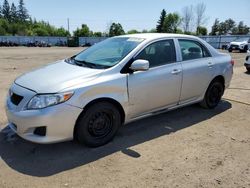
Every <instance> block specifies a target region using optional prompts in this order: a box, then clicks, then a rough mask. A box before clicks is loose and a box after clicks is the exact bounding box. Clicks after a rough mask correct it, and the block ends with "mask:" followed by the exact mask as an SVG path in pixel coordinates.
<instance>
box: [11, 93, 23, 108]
mask: <svg viewBox="0 0 250 188" xmlns="http://www.w3.org/2000/svg"><path fill="white" fill-rule="evenodd" d="M10 100H11V102H12V103H13V104H14V105H16V106H17V105H19V103H20V102H21V101H22V100H23V96H20V95H17V94H16V93H13V94H12V95H11V97H10Z"/></svg>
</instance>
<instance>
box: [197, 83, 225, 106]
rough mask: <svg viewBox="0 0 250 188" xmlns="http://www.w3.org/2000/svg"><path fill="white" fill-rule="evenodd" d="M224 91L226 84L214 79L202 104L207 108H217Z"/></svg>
mask: <svg viewBox="0 0 250 188" xmlns="http://www.w3.org/2000/svg"><path fill="white" fill-rule="evenodd" d="M223 93H224V85H223V84H222V83H221V82H219V81H213V82H212V83H211V84H210V85H209V87H208V89H207V91H206V94H205V97H204V99H203V101H202V102H201V103H200V105H201V106H202V107H204V108H207V109H213V108H215V107H216V106H217V105H218V104H219V102H220V101H221V98H222V95H223Z"/></svg>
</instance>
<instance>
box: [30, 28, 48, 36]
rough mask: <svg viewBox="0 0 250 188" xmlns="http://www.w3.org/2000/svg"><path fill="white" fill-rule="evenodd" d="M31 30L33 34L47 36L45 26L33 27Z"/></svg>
mask: <svg viewBox="0 0 250 188" xmlns="http://www.w3.org/2000/svg"><path fill="white" fill-rule="evenodd" d="M33 32H34V35H35V36H49V32H48V31H47V30H46V29H45V28H35V29H34V30H33Z"/></svg>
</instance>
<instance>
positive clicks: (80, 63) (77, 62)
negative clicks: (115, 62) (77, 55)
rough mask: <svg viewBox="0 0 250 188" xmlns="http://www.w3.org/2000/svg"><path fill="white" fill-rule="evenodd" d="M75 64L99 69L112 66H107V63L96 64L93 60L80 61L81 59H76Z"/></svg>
mask: <svg viewBox="0 0 250 188" xmlns="http://www.w3.org/2000/svg"><path fill="white" fill-rule="evenodd" d="M74 61H75V64H76V65H78V66H85V67H89V68H97V69H105V68H109V67H110V66H106V65H99V64H95V63H91V62H87V61H80V60H76V59H74Z"/></svg>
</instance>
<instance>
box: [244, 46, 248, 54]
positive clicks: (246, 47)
mask: <svg viewBox="0 0 250 188" xmlns="http://www.w3.org/2000/svg"><path fill="white" fill-rule="evenodd" d="M247 50H248V46H247V45H246V46H245V47H244V52H245V53H246V52H247Z"/></svg>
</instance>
